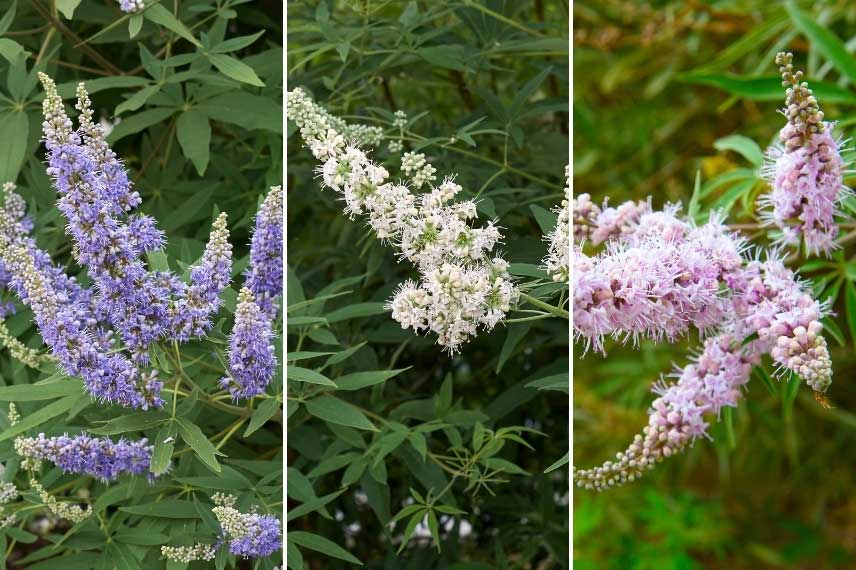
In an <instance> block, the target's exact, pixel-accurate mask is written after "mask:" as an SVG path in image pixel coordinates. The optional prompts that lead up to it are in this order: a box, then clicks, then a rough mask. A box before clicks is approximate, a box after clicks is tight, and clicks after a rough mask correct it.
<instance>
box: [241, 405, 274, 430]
mask: <svg viewBox="0 0 856 570" xmlns="http://www.w3.org/2000/svg"><path fill="white" fill-rule="evenodd" d="M279 408H280V405H279V400H277V399H276V398H267V399H265V400H263V401H262V403H261V404H259V407H258V408H256V411H255V412H253V416H252V417H251V418H250V425H248V426H247V430H246V431H245V432H244V437H247V436H249V435H251V434H252V433H253V432H255V431H256V430H257V429H259V428H260V427H262V426H263V425H265V424H266V423H267V421H268V420H269V419H271V418H272V417H273V416H274V414H276V412H277V411H278V410H279Z"/></svg>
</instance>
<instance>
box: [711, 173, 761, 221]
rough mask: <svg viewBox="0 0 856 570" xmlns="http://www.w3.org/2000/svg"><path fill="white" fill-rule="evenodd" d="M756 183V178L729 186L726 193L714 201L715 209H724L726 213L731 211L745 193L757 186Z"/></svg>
mask: <svg viewBox="0 0 856 570" xmlns="http://www.w3.org/2000/svg"><path fill="white" fill-rule="evenodd" d="M756 183H757V181H756V180H754V179H751V180H744V181H742V182H738V183H737V184H735V185H734V186H732V187H731V188H729V189H728V190H727V191H726V192H725V194H723V195H722V196H720V197H719V198H717V199H716V200H715V201H714V203H713V206H712V208H713V209H714V210H724V211H725V212H726V213H728V212H730V211H731V208H732V207H733V206H734V203H735V202H736V201H737V200H738V199H739V198H740V197H741V196H743V195H744V194H745V193H747V192H750V191H751V190H752V188H754V187H755V184H756Z"/></svg>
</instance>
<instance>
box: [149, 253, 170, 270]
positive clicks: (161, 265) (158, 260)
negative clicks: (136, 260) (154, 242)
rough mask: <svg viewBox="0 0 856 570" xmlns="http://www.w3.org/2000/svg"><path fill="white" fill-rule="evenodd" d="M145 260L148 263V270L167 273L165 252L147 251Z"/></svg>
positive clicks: (167, 261) (167, 265)
mask: <svg viewBox="0 0 856 570" xmlns="http://www.w3.org/2000/svg"><path fill="white" fill-rule="evenodd" d="M146 260H147V261H148V263H149V269H151V270H152V271H163V272H168V271H169V260H168V259H167V257H166V252H165V251H164V250H162V249H156V250H154V251H147V252H146Z"/></svg>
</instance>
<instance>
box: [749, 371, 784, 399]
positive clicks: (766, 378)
mask: <svg viewBox="0 0 856 570" xmlns="http://www.w3.org/2000/svg"><path fill="white" fill-rule="evenodd" d="M752 376H754V377H756V378H758V379H759V380H760V381H761V383H763V384H764V386H766V387H767V390H769V391H770V393H771V394H777V393H778V392H779V391H778V390H777V389H776V385H775V384H774V383H773V379H772V378H770V375H769V374H768V373H767V371H766V370H765V369H764V367H763V366H755V367H753V368H752Z"/></svg>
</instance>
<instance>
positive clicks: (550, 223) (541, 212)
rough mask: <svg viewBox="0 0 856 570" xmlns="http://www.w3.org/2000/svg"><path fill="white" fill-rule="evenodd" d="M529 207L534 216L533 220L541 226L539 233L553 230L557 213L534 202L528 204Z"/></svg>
mask: <svg viewBox="0 0 856 570" xmlns="http://www.w3.org/2000/svg"><path fill="white" fill-rule="evenodd" d="M529 209H530V210H531V211H532V214H533V215H534V216H535V220H536V221H537V222H538V226H539V227H540V228H541V233H543V234H548V233H550V232H551V231H553V229H554V228H555V227H556V222H557V221H558V215H557V214H556V213H555V212H551V211H550V210H547V209H546V208H542V207H541V206H538V205H536V204H530V205H529Z"/></svg>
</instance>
